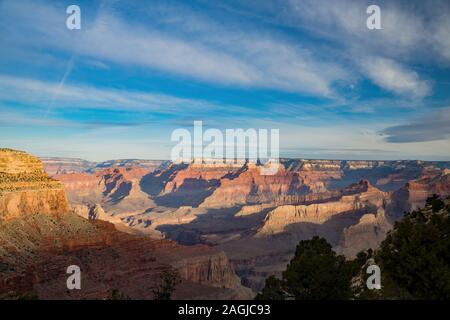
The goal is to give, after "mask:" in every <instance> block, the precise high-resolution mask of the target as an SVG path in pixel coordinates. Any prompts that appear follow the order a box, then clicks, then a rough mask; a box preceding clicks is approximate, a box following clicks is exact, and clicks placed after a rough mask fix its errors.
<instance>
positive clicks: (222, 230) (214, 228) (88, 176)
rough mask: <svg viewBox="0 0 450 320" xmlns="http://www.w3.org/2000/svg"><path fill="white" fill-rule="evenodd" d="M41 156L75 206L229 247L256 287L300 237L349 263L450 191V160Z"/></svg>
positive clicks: (132, 228) (159, 235) (186, 240)
mask: <svg viewBox="0 0 450 320" xmlns="http://www.w3.org/2000/svg"><path fill="white" fill-rule="evenodd" d="M43 162H44V165H45V167H46V169H47V170H48V171H49V172H50V173H51V175H52V177H53V178H54V179H56V180H58V181H60V182H61V183H62V184H63V185H64V186H65V190H66V191H67V196H68V201H69V204H70V206H71V208H72V209H73V210H74V212H76V213H78V214H79V215H81V216H83V217H86V218H89V217H90V218H92V219H100V220H105V221H109V222H111V223H113V224H114V225H115V226H116V228H117V229H119V230H122V231H124V232H126V233H129V234H134V235H140V236H145V237H149V238H151V239H154V240H164V239H170V240H172V241H175V242H177V243H178V244H180V245H184V246H186V247H189V248H190V247H195V246H198V245H205V246H208V247H209V248H212V249H214V250H219V251H221V252H224V254H225V255H226V256H227V258H228V259H229V260H230V262H231V265H232V268H233V269H234V270H235V271H236V273H237V274H238V276H239V277H240V281H241V283H242V284H243V285H244V286H246V287H248V288H251V289H252V290H253V293H256V292H258V291H259V290H260V289H261V287H262V286H263V284H264V280H265V278H267V277H268V276H269V275H271V274H275V275H280V273H281V271H282V270H284V269H285V267H286V264H287V263H288V262H289V260H290V259H291V258H292V256H293V253H294V250H295V246H296V245H297V244H298V242H299V241H300V240H304V239H310V238H311V237H312V236H315V235H319V236H323V237H325V238H326V239H327V240H328V241H329V242H330V243H331V244H332V246H333V248H334V249H335V250H336V251H337V252H338V253H339V254H343V255H345V256H346V257H347V258H349V259H352V258H354V257H355V255H356V254H357V253H358V252H359V251H361V250H366V249H368V248H372V249H376V248H377V246H378V245H379V244H380V242H381V241H382V240H384V238H385V236H386V234H387V233H388V232H389V230H390V229H391V228H392V227H393V225H394V223H395V221H398V220H399V219H401V217H402V216H403V214H404V213H405V212H407V211H409V210H411V209H414V208H418V207H421V206H423V205H424V203H425V200H426V198H427V197H428V196H431V195H432V194H440V195H442V196H447V195H449V194H450V189H449V187H450V175H449V173H450V171H449V168H450V163H449V162H432V161H418V160H405V161H400V160H399V161H369V160H368V161H345V160H308V159H281V161H280V162H281V166H280V168H279V171H278V172H277V173H276V174H275V175H263V174H261V167H260V166H259V165H258V164H254V163H250V162H245V161H244V162H242V161H241V162H236V163H227V164H222V163H209V162H205V161H204V162H202V161H194V162H192V163H185V164H175V163H170V162H161V163H160V164H159V166H158V165H156V166H155V167H152V168H146V167H143V166H142V165H139V163H136V162H132V161H130V162H129V163H128V164H127V162H126V161H125V162H124V161H121V162H119V163H122V164H123V163H125V164H124V165H116V164H117V162H114V161H109V162H106V163H110V164H111V165H106V166H105V165H102V166H97V167H96V169H95V170H92V168H91V167H90V168H86V169H85V170H78V171H74V170H72V171H71V170H69V168H67V169H66V168H65V165H64V163H60V165H59V167H58V170H56V171H55V170H54V169H55V166H54V161H51V159H50V160H49V159H48V158H47V159H43ZM52 172H53V173H52Z"/></svg>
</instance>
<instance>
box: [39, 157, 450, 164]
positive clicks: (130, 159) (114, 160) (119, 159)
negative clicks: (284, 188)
mask: <svg viewBox="0 0 450 320" xmlns="http://www.w3.org/2000/svg"><path fill="white" fill-rule="evenodd" d="M37 157H38V158H39V159H40V160H44V159H48V160H58V159H59V160H78V161H85V162H90V163H96V164H99V163H107V162H118V161H162V162H165V161H167V162H173V161H172V160H170V159H150V158H116V159H108V160H104V161H101V160H100V161H92V160H87V159H85V158H77V157H57V156H37ZM239 159H240V158H239ZM245 160H248V159H247V158H246V159H245ZM279 160H282V161H283V160H299V161H302V160H306V161H311V160H318V161H354V162H363V161H371V162H404V161H407V162H450V159H448V160H423V159H344V158H341V159H338V158H308V157H280V158H279ZM190 163H194V161H191V162H190Z"/></svg>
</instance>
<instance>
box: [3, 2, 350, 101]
mask: <svg viewBox="0 0 450 320" xmlns="http://www.w3.org/2000/svg"><path fill="white" fill-rule="evenodd" d="M1 11H2V13H3V14H2V15H3V17H4V18H5V19H7V20H8V21H11V22H12V23H11V25H6V27H7V29H8V32H7V34H9V35H10V37H9V38H8V35H6V38H7V39H6V40H7V41H8V42H10V43H13V44H14V42H16V43H15V44H16V45H22V46H25V47H27V46H33V45H38V46H42V45H46V46H48V47H49V48H55V49H59V50H66V51H71V52H74V53H76V54H78V55H81V56H86V57H89V58H93V59H98V60H100V61H110V62H115V63H121V64H126V65H131V66H133V65H134V66H142V67H147V68H149V69H155V70H160V71H164V72H168V73H171V74H173V75H178V76H183V77H187V78H192V79H196V80H200V81H205V82H210V83H216V84H221V85H233V86H240V87H252V88H255V87H256V88H270V89H277V90H285V91H292V92H302V93H307V94H313V95H320V96H330V95H332V94H333V90H332V87H333V83H334V82H335V81H337V80H343V79H345V78H346V77H347V76H348V74H347V72H345V71H344V70H343V68H341V67H339V66H338V65H337V64H335V63H332V62H326V61H322V60H320V59H317V58H316V57H315V55H314V54H313V53H312V52H310V51H309V50H308V49H306V48H304V47H302V46H300V45H299V44H298V43H295V42H290V41H289V40H288V39H282V38H281V37H279V36H277V35H273V34H270V33H267V32H258V31H254V30H253V31H248V30H247V31H246V30H241V31H240V32H239V33H237V34H236V33H235V32H230V31H227V28H226V26H220V25H217V24H214V23H213V22H210V21H207V22H205V23H204V24H200V23H199V24H198V25H199V27H198V28H197V29H196V33H197V36H196V37H183V35H182V34H181V33H180V32H169V31H167V30H165V31H162V30H159V29H158V28H157V27H155V26H153V25H151V24H145V25H144V24H138V23H131V22H130V21H126V20H124V19H122V18H121V17H120V16H118V15H117V14H115V13H112V12H110V11H108V10H105V11H104V12H99V14H98V15H97V17H96V18H95V19H94V20H93V21H85V22H84V24H83V28H82V30H80V32H79V33H78V34H76V35H74V33H71V32H69V31H68V30H64V28H61V25H62V23H63V22H64V21H63V19H65V16H64V15H61V13H60V12H59V11H58V10H57V9H56V8H55V7H53V6H50V5H48V4H42V3H36V2H34V3H30V2H20V3H11V2H4V3H3V5H2V10H1ZM27 13H28V15H27ZM211 30H220V32H219V33H218V34H216V33H211ZM24 33H26V34H27V35H28V37H27V38H26V39H24V38H23V37H22V36H20V34H24ZM13 38H14V39H13ZM17 42H18V43H17Z"/></svg>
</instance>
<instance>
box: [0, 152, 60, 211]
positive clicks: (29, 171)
mask: <svg viewBox="0 0 450 320" xmlns="http://www.w3.org/2000/svg"><path fill="white" fill-rule="evenodd" d="M67 210H68V205H67V200H66V194H65V192H64V187H63V185H62V184H61V183H59V182H58V181H56V180H54V179H52V178H49V177H48V176H47V174H46V173H45V172H44V169H43V166H42V163H41V162H40V161H39V160H38V159H36V158H34V157H32V156H30V155H28V154H27V153H25V152H21V151H15V150H10V149H0V220H8V219H13V218H17V217H21V216H24V215H29V214H34V213H46V214H57V213H60V212H65V211H67Z"/></svg>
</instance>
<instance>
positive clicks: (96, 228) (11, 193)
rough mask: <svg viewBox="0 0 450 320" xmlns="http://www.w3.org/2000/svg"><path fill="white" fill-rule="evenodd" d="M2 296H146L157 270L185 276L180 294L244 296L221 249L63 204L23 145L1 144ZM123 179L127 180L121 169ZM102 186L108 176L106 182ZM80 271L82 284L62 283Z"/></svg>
mask: <svg viewBox="0 0 450 320" xmlns="http://www.w3.org/2000/svg"><path fill="white" fill-rule="evenodd" d="M0 177H1V180H0V295H1V294H4V293H6V292H8V291H11V290H13V291H15V292H33V293H36V294H37V295H38V296H39V297H40V298H43V299H88V298H93V299H104V298H108V296H109V295H110V294H111V292H112V290H113V289H119V290H120V291H121V292H123V293H124V294H126V295H128V296H130V297H131V298H147V299H148V298H152V290H153V289H154V288H155V286H156V284H157V281H158V279H159V276H160V274H161V272H162V271H163V270H164V269H165V268H168V267H169V266H172V267H174V268H176V269H178V271H179V273H180V275H181V276H182V278H183V281H182V283H181V284H180V286H179V288H178V290H177V291H176V293H175V296H176V297H178V298H185V299H186V298H187V299H195V298H222V299H224V298H225V299H236V298H250V297H251V292H250V291H249V290H248V289H246V288H245V287H242V286H241V284H240V281H239V278H238V277H237V276H236V275H235V273H234V270H233V268H232V266H231V265H230V263H229V261H228V258H227V257H226V256H225V254H224V253H223V252H221V251H219V250H216V249H211V248H209V247H207V246H203V245H197V246H191V247H185V246H180V245H178V244H177V243H175V242H174V241H170V240H153V239H150V238H148V237H143V236H137V235H131V234H127V233H123V232H119V231H117V230H116V228H115V227H114V225H112V224H110V223H108V222H105V221H100V220H97V218H99V217H101V216H102V215H103V214H104V213H103V212H102V210H101V208H100V207H99V206H97V207H93V209H92V210H90V211H89V212H88V215H91V216H90V217H93V218H96V219H93V220H87V219H84V218H82V217H80V216H79V215H77V214H75V213H73V212H71V211H70V210H69V209H68V204H67V201H66V197H65V193H64V188H63V186H62V184H60V183H59V182H57V181H55V180H53V179H52V178H49V177H48V176H47V175H46V174H45V173H44V172H43V169H42V164H41V163H40V161H39V160H37V159H36V158H35V157H32V156H30V155H28V154H26V153H24V152H19V151H14V150H9V149H0ZM124 179H131V177H130V176H126V173H125V174H124ZM105 185H107V183H105ZM73 264H75V265H78V266H80V268H81V270H82V279H83V280H82V289H81V290H73V291H71V290H68V289H67V287H66V280H67V276H68V275H67V274H66V269H67V267H68V266H69V265H73Z"/></svg>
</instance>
